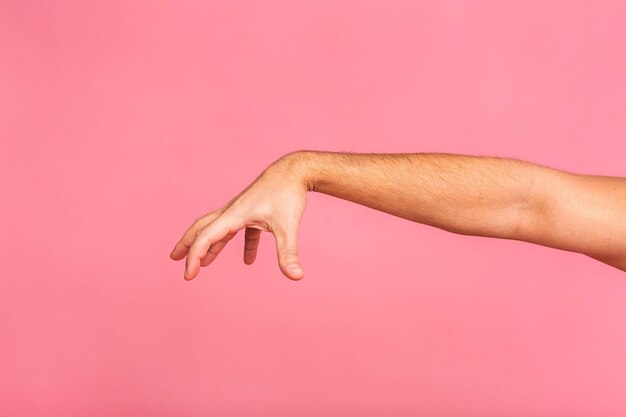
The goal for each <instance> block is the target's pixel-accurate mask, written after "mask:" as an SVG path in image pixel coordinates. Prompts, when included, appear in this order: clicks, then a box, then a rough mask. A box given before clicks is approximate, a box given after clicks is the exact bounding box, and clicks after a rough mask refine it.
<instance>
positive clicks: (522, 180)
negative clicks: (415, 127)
mask: <svg viewBox="0 0 626 417" xmlns="http://www.w3.org/2000/svg"><path fill="white" fill-rule="evenodd" d="M284 158H285V159H286V160H287V161H288V162H289V163H290V164H291V165H292V166H293V167H294V168H293V169H294V170H296V171H297V172H298V175H299V176H300V177H301V179H302V181H303V183H304V184H305V186H306V188H307V190H308V191H313V192H319V193H324V194H328V195H331V196H334V197H338V198H341V199H345V200H349V201H352V202H355V203H358V204H361V205H364V206H367V207H370V208H373V209H376V210H380V211H383V212H386V213H389V214H392V215H395V216H398V217H402V218H405V219H408V220H412V221H415V222H418V223H422V224H427V225H430V226H434V227H438V228H440V229H444V230H447V231H450V232H453V233H458V234H466V235H475V236H488V237H497V238H505V239H517V240H523V241H527V242H531V243H536V244H541V245H545V246H549V247H554V248H558V249H564V250H570V251H575V252H580V253H584V254H586V255H589V256H592V257H594V258H596V259H599V260H601V261H603V262H606V263H608V264H611V265H613V266H616V267H618V268H620V269H625V268H626V266H625V265H624V255H623V254H624V249H626V248H624V242H626V229H625V227H624V224H623V223H624V222H623V221H622V222H621V223H620V222H619V220H620V219H622V218H623V214H624V213H625V211H624V210H625V209H626V204H625V202H626V198H624V196H625V195H626V179H623V178H610V177H599V176H584V175H577V174H571V173H567V172H564V171H560V170H556V169H552V168H549V167H545V166H542V165H538V164H534V163H531V162H526V161H520V160H516V159H509V158H498V157H482V156H469V155H456V154H440V153H434V154H433V153H430V154H429V153H346V152H327V151H312V150H305V151H298V152H294V153H291V154H288V155H286V156H285V157H284Z"/></svg>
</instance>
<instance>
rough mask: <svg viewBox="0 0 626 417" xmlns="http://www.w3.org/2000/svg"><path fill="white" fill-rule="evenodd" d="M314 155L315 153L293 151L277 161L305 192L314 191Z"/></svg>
mask: <svg viewBox="0 0 626 417" xmlns="http://www.w3.org/2000/svg"><path fill="white" fill-rule="evenodd" d="M315 154H316V153H315V151H309V150H302V151H294V152H289V153H288V154H286V155H283V156H282V157H281V158H280V159H279V161H280V162H281V163H283V164H284V165H285V166H286V169H287V172H288V173H289V175H290V176H292V177H293V179H294V180H295V181H296V182H298V183H299V184H301V185H302V186H303V187H304V189H305V190H306V191H315V183H316V176H315Z"/></svg>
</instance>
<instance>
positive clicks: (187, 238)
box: [170, 210, 220, 261]
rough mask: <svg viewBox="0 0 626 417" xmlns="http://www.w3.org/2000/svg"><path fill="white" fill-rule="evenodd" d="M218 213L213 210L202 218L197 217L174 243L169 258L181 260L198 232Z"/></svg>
mask: <svg viewBox="0 0 626 417" xmlns="http://www.w3.org/2000/svg"><path fill="white" fill-rule="evenodd" d="M219 212H220V211H219V210H215V211H212V212H210V213H207V214H205V215H204V216H201V217H198V218H197V219H196V220H195V221H194V222H193V223H192V224H191V226H189V228H188V229H187V230H186V231H185V233H184V234H183V236H182V237H181V238H180V240H179V241H178V242H176V245H174V249H172V253H170V258H172V259H173V260H175V261H180V260H181V259H183V258H184V257H185V255H186V254H187V252H188V251H189V247H190V246H191V244H192V243H193V240H194V239H195V237H196V234H197V233H198V231H199V230H201V229H202V228H204V227H205V226H206V225H207V224H209V223H211V222H212V221H213V220H215V218H216V217H217V216H218V215H219Z"/></svg>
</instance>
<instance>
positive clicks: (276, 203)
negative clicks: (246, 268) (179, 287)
mask: <svg viewBox="0 0 626 417" xmlns="http://www.w3.org/2000/svg"><path fill="white" fill-rule="evenodd" d="M296 163H297V161H296V160H294V158H293V154H287V155H285V156H283V157H281V158H280V159H278V160H277V161H275V162H274V163H272V164H271V165H270V166H269V167H268V168H266V169H265V170H264V171H263V172H262V173H261V174H260V175H259V176H258V177H257V178H256V179H255V180H254V181H253V182H252V183H251V184H250V185H248V186H247V187H246V188H245V189H244V190H243V191H241V192H240V193H239V194H238V195H237V196H235V197H234V198H233V199H232V200H230V201H229V202H228V203H227V204H225V205H224V206H223V207H221V208H219V209H217V210H214V211H211V212H209V213H207V214H205V215H204V216H202V217H199V218H198V219H196V220H195V221H194V222H193V224H192V225H191V226H190V227H189V229H187V231H186V232H185V233H184V235H183V237H182V238H181V239H180V240H179V241H178V242H177V243H176V246H175V247H174V249H173V250H172V253H171V254H170V258H172V259H174V260H181V259H183V258H184V257H185V256H186V257H187V259H186V263H185V275H184V277H185V279H186V280H192V279H193V278H195V277H196V275H198V273H199V272H200V268H201V267H204V266H208V265H210V264H211V262H213V261H214V260H215V258H216V257H217V255H218V254H219V253H220V252H221V251H222V249H224V247H225V246H226V244H227V243H228V241H230V240H231V239H232V238H233V237H235V235H236V234H237V232H238V231H239V230H241V229H244V228H245V245H244V253H243V261H244V263H245V264H246V265H250V264H252V263H253V262H254V260H255V259H256V255H257V250H258V247H259V242H260V239H261V232H262V231H265V232H270V233H272V234H273V235H274V238H275V241H276V251H277V255H278V265H279V268H280V270H281V272H282V273H283V274H284V275H285V276H286V277H287V278H290V279H292V280H299V279H302V278H303V277H304V272H303V270H302V268H301V266H300V260H299V257H298V227H299V225H300V220H301V218H302V215H303V213H304V208H305V206H306V193H307V191H308V188H307V185H306V183H305V181H303V177H302V176H301V175H300V171H299V170H298V169H297V164H296Z"/></svg>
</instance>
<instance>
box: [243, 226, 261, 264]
mask: <svg viewBox="0 0 626 417" xmlns="http://www.w3.org/2000/svg"><path fill="white" fill-rule="evenodd" d="M260 242H261V230H259V229H255V228H253V227H246V241H245V244H244V247H243V262H244V263H245V264H246V265H250V264H252V263H253V262H254V260H255V259H256V255H257V251H258V249H259V243H260Z"/></svg>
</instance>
